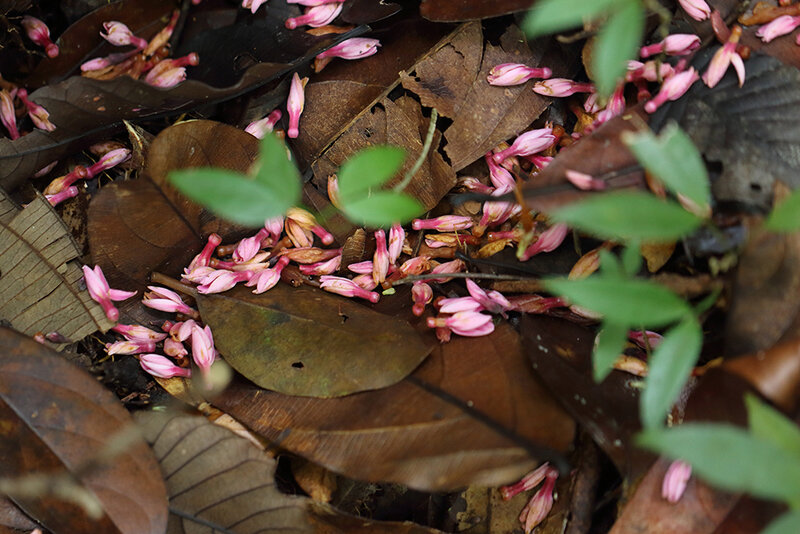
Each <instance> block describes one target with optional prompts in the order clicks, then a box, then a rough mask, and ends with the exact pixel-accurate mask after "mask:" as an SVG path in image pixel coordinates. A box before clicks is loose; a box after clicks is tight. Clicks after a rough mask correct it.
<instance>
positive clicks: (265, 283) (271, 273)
mask: <svg viewBox="0 0 800 534" xmlns="http://www.w3.org/2000/svg"><path fill="white" fill-rule="evenodd" d="M340 257H341V256H340ZM288 264H289V258H288V257H287V256H283V257H281V258H280V259H278V261H277V262H276V263H275V267H272V268H271V269H264V270H262V271H260V272H258V273H256V274H255V275H254V276H253V277H252V278H251V279H250V281H249V282H247V283H246V284H245V285H246V286H248V287H253V286H256V288H255V289H254V290H253V293H255V294H256V295H260V294H261V293H264V292H265V291H269V290H270V289H272V288H273V287H275V286H276V285H277V284H278V281H280V279H281V271H283V268H284V267H286V266H287V265H288Z"/></svg>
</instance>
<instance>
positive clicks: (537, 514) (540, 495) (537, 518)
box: [519, 467, 558, 534]
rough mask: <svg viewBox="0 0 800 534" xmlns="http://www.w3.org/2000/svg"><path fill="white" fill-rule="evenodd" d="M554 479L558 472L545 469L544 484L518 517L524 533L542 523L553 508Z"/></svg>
mask: <svg viewBox="0 0 800 534" xmlns="http://www.w3.org/2000/svg"><path fill="white" fill-rule="evenodd" d="M556 479H558V471H556V470H555V469H553V468H552V467H550V468H548V469H547V474H545V479H544V484H543V485H542V487H541V488H539V491H537V492H536V494H535V495H534V496H533V498H532V499H531V500H530V502H528V504H527V505H526V506H525V508H523V509H522V513H521V514H520V516H519V521H520V523H522V524H523V529H524V530H525V533H526V534H528V533H529V532H531V531H532V530H533V529H534V528H536V526H537V525H538V524H539V523H541V522H542V521H544V519H545V518H546V517H547V514H549V513H550V510H551V509H552V508H553V490H554V489H555V487H556Z"/></svg>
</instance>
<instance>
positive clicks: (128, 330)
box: [111, 324, 167, 341]
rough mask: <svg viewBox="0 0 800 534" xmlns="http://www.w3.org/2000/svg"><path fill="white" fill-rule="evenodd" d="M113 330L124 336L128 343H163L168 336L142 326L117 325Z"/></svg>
mask: <svg viewBox="0 0 800 534" xmlns="http://www.w3.org/2000/svg"><path fill="white" fill-rule="evenodd" d="M111 330H113V331H114V332H117V333H118V334H122V335H123V336H125V339H127V340H128V341H162V340H163V339H165V338H166V337H167V334H164V333H161V332H156V331H154V330H151V329H149V328H147V327H145V326H140V325H128V324H117V325H114V327H113V328H111Z"/></svg>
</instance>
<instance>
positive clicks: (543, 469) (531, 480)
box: [500, 462, 550, 501]
mask: <svg viewBox="0 0 800 534" xmlns="http://www.w3.org/2000/svg"><path fill="white" fill-rule="evenodd" d="M549 468H550V464H549V463H548V462H545V463H543V464H542V465H540V466H539V467H538V468H536V469H535V470H534V471H531V472H530V473H528V474H527V475H525V476H524V477H523V478H522V480H520V481H519V482H517V483H516V484H511V485H510V486H503V487H501V488H500V495H502V497H503V500H504V501H507V500H509V499H511V498H512V497H514V495H517V494H518V493H522V492H523V491H528V490H532V489H533V488H535V487H536V486H538V485H539V484H540V483H541V482H542V480H544V478H545V475H547V472H548V471H549Z"/></svg>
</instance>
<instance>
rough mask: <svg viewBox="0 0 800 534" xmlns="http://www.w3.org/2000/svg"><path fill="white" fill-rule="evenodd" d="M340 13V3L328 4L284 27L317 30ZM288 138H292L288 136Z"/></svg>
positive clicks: (291, 21)
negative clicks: (305, 26)
mask: <svg viewBox="0 0 800 534" xmlns="http://www.w3.org/2000/svg"><path fill="white" fill-rule="evenodd" d="M341 12H342V4H341V2H329V3H326V4H322V5H319V6H314V7H311V8H309V9H307V10H306V12H305V14H303V15H300V16H299V17H292V18H288V19H286V23H285V24H284V25H285V26H286V28H287V29H289V30H293V29H295V28H297V27H298V26H303V25H308V26H311V27H312V28H319V27H322V26H325V25H326V24H330V23H331V22H333V19H335V18H336V17H338V16H339V13H341ZM289 137H292V136H291V135H289Z"/></svg>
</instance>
